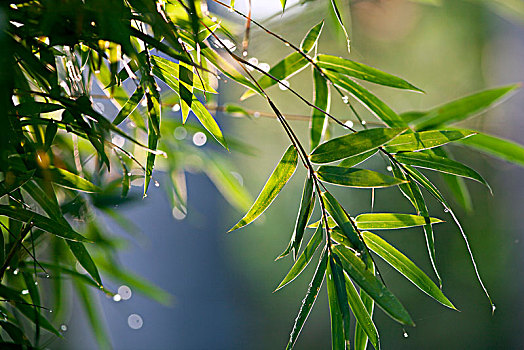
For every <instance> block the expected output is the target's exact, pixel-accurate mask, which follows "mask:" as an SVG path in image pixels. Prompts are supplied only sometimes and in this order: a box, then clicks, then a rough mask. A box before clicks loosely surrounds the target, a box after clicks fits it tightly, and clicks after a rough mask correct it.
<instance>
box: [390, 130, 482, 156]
mask: <svg viewBox="0 0 524 350" xmlns="http://www.w3.org/2000/svg"><path fill="white" fill-rule="evenodd" d="M475 134H476V133H475V132H474V131H466V130H430V131H421V132H411V133H405V134H403V135H400V136H397V137H396V138H395V139H393V140H391V141H390V142H388V144H387V145H386V147H385V149H386V151H388V152H390V153H396V152H412V151H420V150H424V149H429V148H434V147H439V146H442V145H445V144H447V143H449V142H453V141H457V140H461V139H465V138H468V137H470V136H472V135H475Z"/></svg>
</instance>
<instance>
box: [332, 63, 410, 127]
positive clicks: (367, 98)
mask: <svg viewBox="0 0 524 350" xmlns="http://www.w3.org/2000/svg"><path fill="white" fill-rule="evenodd" d="M325 73H326V75H327V76H328V77H329V78H330V79H331V80H332V81H333V83H334V84H336V85H338V86H340V87H341V88H342V89H344V90H346V91H347V92H349V93H350V94H351V95H353V96H354V97H355V98H356V99H357V100H359V101H360V102H362V104H363V105H364V106H366V108H368V109H369V110H370V111H371V112H372V113H373V114H375V115H376V116H377V117H378V118H379V119H380V120H382V121H383V122H384V123H386V125H388V126H390V127H392V128H395V127H407V123H406V122H405V121H404V119H402V118H401V117H400V116H399V115H398V114H397V113H395V112H394V111H393V110H392V109H391V108H390V107H389V106H388V105H386V104H385V103H384V102H383V101H381V100H380V99H379V98H378V97H376V96H375V95H373V94H372V93H371V92H369V91H368V90H366V89H365V88H363V87H362V86H360V85H359V84H357V83H356V82H354V81H353V80H351V78H349V77H347V76H345V75H342V74H339V73H335V72H330V71H326V72H325Z"/></svg>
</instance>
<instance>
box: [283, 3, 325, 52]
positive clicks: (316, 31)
mask: <svg viewBox="0 0 524 350" xmlns="http://www.w3.org/2000/svg"><path fill="white" fill-rule="evenodd" d="M281 1H284V0H281ZM322 28H324V21H321V22H320V23H319V24H317V25H315V26H313V28H311V29H310V30H309V32H308V33H307V34H306V36H305V37H304V39H302V42H301V43H300V49H301V50H302V51H304V52H305V53H309V51H311V49H313V47H314V46H315V45H316V44H317V42H318V37H319V36H320V33H321V32H322Z"/></svg>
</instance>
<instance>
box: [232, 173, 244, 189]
mask: <svg viewBox="0 0 524 350" xmlns="http://www.w3.org/2000/svg"><path fill="white" fill-rule="evenodd" d="M231 175H233V177H234V178H235V179H237V180H238V183H239V184H240V186H244V178H243V177H242V175H240V174H239V173H237V172H236V171H232V172H231Z"/></svg>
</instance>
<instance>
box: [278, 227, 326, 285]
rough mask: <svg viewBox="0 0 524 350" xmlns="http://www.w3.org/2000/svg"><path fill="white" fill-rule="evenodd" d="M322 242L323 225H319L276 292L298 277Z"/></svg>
mask: <svg viewBox="0 0 524 350" xmlns="http://www.w3.org/2000/svg"><path fill="white" fill-rule="evenodd" d="M321 242H322V225H319V226H318V227H317V229H316V230H315V233H314V234H313V236H311V239H310V240H309V243H308V244H307V246H306V248H305V249H304V251H303V252H302V254H300V256H299V257H298V259H297V260H296V261H295V263H294V264H293V266H292V267H291V270H289V272H288V274H287V275H286V277H284V279H283V280H282V282H280V284H279V285H278V287H277V289H275V292H276V291H277V290H279V289H281V288H283V287H284V286H286V285H287V284H288V283H289V282H291V281H293V280H294V279H295V278H297V276H298V275H300V273H301V272H302V271H304V269H305V268H306V267H307V265H308V264H309V262H310V261H311V258H313V255H314V254H315V251H316V250H317V248H318V246H319V245H320V243H321Z"/></svg>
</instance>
